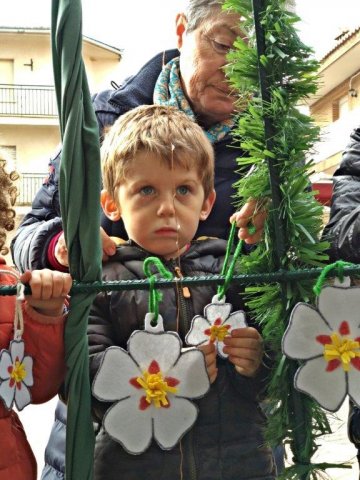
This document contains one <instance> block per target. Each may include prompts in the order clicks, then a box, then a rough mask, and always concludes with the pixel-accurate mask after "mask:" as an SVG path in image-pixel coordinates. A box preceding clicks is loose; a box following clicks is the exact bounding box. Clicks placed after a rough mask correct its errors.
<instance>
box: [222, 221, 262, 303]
mask: <svg viewBox="0 0 360 480" xmlns="http://www.w3.org/2000/svg"><path fill="white" fill-rule="evenodd" d="M235 231H236V222H234V223H233V224H232V225H231V230H230V235H229V239H228V242H227V247H226V253H225V259H224V263H223V266H222V269H221V276H223V277H225V280H224V284H223V285H219V286H218V289H217V295H218V298H219V300H221V299H222V298H223V296H224V295H225V293H226V291H227V289H228V288H229V285H230V283H231V281H232V280H233V278H234V269H235V265H236V261H237V259H238V258H239V256H240V253H241V251H242V249H243V246H244V240H240V241H239V242H238V244H237V246H236V249H235V252H234V255H233V257H232V260H231V263H230V265H229V262H230V256H231V250H232V246H233V243H234V237H235ZM248 231H249V233H250V235H253V234H254V233H255V232H256V229H255V227H254V225H252V224H249V225H248Z"/></svg>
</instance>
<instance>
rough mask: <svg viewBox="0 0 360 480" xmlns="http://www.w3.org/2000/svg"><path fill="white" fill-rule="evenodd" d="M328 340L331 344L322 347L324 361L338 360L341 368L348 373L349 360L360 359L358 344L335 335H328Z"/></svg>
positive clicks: (359, 346)
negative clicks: (329, 339)
mask: <svg viewBox="0 0 360 480" xmlns="http://www.w3.org/2000/svg"><path fill="white" fill-rule="evenodd" d="M330 338H331V342H332V343H327V344H326V345H324V357H325V360H326V361H327V362H330V361H331V360H340V361H341V366H342V368H343V369H344V371H345V372H348V371H349V370H350V362H351V359H352V358H355V357H360V343H359V342H357V341H356V340H352V339H351V338H344V337H340V336H339V335H338V334H337V333H333V334H332V335H330Z"/></svg>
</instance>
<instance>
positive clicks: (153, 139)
mask: <svg viewBox="0 0 360 480" xmlns="http://www.w3.org/2000/svg"><path fill="white" fill-rule="evenodd" d="M140 152H141V153H144V152H146V153H151V154H153V155H157V156H158V157H159V158H160V159H161V160H162V161H163V162H164V163H165V165H167V166H168V167H169V168H173V167H174V166H181V167H183V168H186V169H188V170H190V169H193V168H194V169H195V170H196V171H197V173H198V175H199V179H200V181H201V183H202V186H203V188H204V192H205V198H207V197H208V196H209V194H210V193H211V192H212V190H213V189H214V152H213V148H212V145H211V143H210V141H209V140H208V138H207V136H206V135H205V133H204V131H203V130H202V128H201V127H200V126H199V125H197V124H196V123H195V122H194V121H193V120H191V119H190V118H189V117H188V116H187V115H186V114H185V113H183V112H181V111H180V110H178V109H177V108H175V107H169V106H160V105H142V106H140V107H137V108H134V109H133V110H130V111H129V112H127V113H125V114H124V115H122V116H121V117H120V118H119V119H118V120H117V121H116V122H115V123H114V124H113V126H112V127H111V128H110V129H109V130H108V131H107V133H106V134H105V138H104V142H103V144H102V147H101V158H102V176H103V186H104V188H105V189H106V190H107V191H108V192H109V194H110V195H111V196H112V197H113V198H114V199H116V190H117V188H118V186H119V185H120V183H121V181H122V180H124V179H125V178H126V174H127V171H128V170H129V168H130V167H131V166H132V165H134V163H135V162H136V155H137V154H139V153H140Z"/></svg>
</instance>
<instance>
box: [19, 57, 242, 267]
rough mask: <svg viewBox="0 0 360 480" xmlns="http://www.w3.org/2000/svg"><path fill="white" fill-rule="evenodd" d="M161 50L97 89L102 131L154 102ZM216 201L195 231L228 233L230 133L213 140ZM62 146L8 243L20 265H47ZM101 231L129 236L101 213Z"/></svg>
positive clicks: (232, 166) (233, 177) (232, 173)
mask: <svg viewBox="0 0 360 480" xmlns="http://www.w3.org/2000/svg"><path fill="white" fill-rule="evenodd" d="M177 55H179V52H178V50H170V51H168V52H165V62H169V61H170V60H171V59H172V58H174V57H175V56H177ZM163 60H164V58H163V54H162V53H161V54H159V55H157V56H156V57H154V58H153V59H151V60H150V61H149V62H148V63H147V64H146V65H144V66H143V67H142V69H141V70H140V71H139V72H138V73H137V74H136V75H134V76H132V77H130V78H129V79H128V80H126V81H125V82H124V84H123V85H121V86H120V87H119V88H118V89H117V90H105V91H103V92H100V93H99V94H97V95H95V96H94V98H93V106H94V109H95V113H96V118H97V121H98V124H99V132H100V135H101V134H102V132H103V129H104V127H106V126H109V125H112V124H113V123H114V122H115V120H116V119H117V118H118V117H120V116H121V115H123V114H124V113H125V112H127V111H129V110H131V109H133V108H135V107H137V106H139V105H147V104H152V103H153V92H154V86H155V83H156V80H157V79H158V76H159V74H160V72H161V68H162V62H163ZM214 150H215V190H216V193H217V195H216V201H215V204H214V207H213V209H212V211H211V214H210V215H209V217H208V219H207V220H206V222H200V226H199V230H198V232H197V236H202V235H205V236H214V237H218V238H225V239H226V238H227V237H228V233H229V217H230V216H231V214H232V213H233V212H234V207H233V199H232V196H233V194H234V191H233V188H232V185H233V184H234V183H235V182H236V181H237V180H238V178H239V177H238V174H237V173H236V171H237V170H238V166H237V163H236V158H237V157H240V156H241V155H242V154H243V152H242V150H241V149H240V148H238V147H235V146H234V145H233V140H232V138H231V136H230V135H227V136H225V137H224V138H223V139H222V140H221V141H219V142H217V143H215V144H214ZM60 161H61V151H60V150H59V151H58V152H57V153H56V155H55V156H54V158H52V159H51V161H50V167H49V168H50V173H49V176H48V178H47V179H46V181H45V182H44V184H43V186H42V187H41V189H40V190H39V192H38V193H37V195H36V197H35V199H34V201H33V204H32V210H31V211H30V212H29V213H28V214H27V215H26V216H25V218H24V220H23V221H22V223H21V225H20V227H19V229H18V231H17V233H16V236H15V237H14V239H13V241H12V243H11V252H12V257H13V260H14V263H15V265H16V266H17V268H18V269H19V270H21V271H24V270H26V269H30V270H33V269H38V268H44V267H48V266H49V265H48V264H47V250H48V246H49V242H50V241H51V239H52V238H53V237H54V236H55V235H56V234H57V233H59V232H60V231H61V230H62V222H61V218H60V204H59V168H60ZM101 224H102V226H103V228H104V229H105V231H106V232H107V233H108V234H109V235H112V236H117V237H120V238H127V235H126V232H125V229H124V226H123V223H122V221H119V222H115V223H113V222H111V221H110V220H108V219H107V218H106V217H105V216H103V217H102V219H101Z"/></svg>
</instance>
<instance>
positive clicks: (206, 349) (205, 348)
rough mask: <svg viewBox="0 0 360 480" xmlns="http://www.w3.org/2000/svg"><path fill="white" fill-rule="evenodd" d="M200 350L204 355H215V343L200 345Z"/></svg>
mask: <svg viewBox="0 0 360 480" xmlns="http://www.w3.org/2000/svg"><path fill="white" fill-rule="evenodd" d="M198 349H199V350H201V351H202V352H203V354H204V355H208V354H209V353H215V351H216V349H215V345H214V343H213V342H209V343H205V344H203V345H199V346H198Z"/></svg>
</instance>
